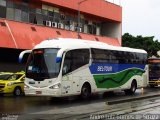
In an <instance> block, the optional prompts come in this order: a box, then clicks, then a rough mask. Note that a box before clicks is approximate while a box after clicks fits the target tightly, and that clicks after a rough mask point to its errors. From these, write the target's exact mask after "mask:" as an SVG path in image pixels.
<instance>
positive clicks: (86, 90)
mask: <svg viewBox="0 0 160 120" xmlns="http://www.w3.org/2000/svg"><path fill="white" fill-rule="evenodd" d="M90 96H91V86H90V84H89V83H85V84H84V85H83V86H82V89H81V98H82V99H88V98H90Z"/></svg>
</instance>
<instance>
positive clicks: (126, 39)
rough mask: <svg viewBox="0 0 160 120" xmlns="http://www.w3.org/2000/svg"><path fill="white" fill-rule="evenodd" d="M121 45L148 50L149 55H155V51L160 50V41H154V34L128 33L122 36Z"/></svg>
mask: <svg viewBox="0 0 160 120" xmlns="http://www.w3.org/2000/svg"><path fill="white" fill-rule="evenodd" d="M122 46H124V47H131V48H138V49H144V50H146V51H147V52H148V55H149V57H151V56H153V55H154V56H157V51H159V50H160V42H158V40H156V41H154V36H149V37H142V36H141V35H139V36H137V37H135V36H132V35H130V34H129V33H125V34H124V35H123V36H122Z"/></svg>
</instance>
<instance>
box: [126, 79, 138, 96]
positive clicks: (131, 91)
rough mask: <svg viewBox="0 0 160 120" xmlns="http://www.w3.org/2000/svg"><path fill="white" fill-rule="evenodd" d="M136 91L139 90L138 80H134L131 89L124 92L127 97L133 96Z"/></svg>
mask: <svg viewBox="0 0 160 120" xmlns="http://www.w3.org/2000/svg"><path fill="white" fill-rule="evenodd" d="M136 89H137V82H136V80H133V81H132V83H131V88H130V89H127V90H124V92H125V94H127V95H132V94H134V93H135V91H136Z"/></svg>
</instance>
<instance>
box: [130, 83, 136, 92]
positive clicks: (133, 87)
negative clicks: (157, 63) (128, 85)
mask: <svg viewBox="0 0 160 120" xmlns="http://www.w3.org/2000/svg"><path fill="white" fill-rule="evenodd" d="M131 90H132V92H135V91H136V85H135V83H133V84H132V89H131Z"/></svg>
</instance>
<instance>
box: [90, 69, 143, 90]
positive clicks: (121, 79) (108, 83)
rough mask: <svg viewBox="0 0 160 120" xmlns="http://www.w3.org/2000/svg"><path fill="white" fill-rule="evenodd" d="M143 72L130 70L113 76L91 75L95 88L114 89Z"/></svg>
mask: <svg viewBox="0 0 160 120" xmlns="http://www.w3.org/2000/svg"><path fill="white" fill-rule="evenodd" d="M144 72H145V71H144V70H142V69H137V68H131V69H127V70H124V71H121V72H118V73H114V74H103V75H102V74H101V75H93V76H94V79H95V81H96V85H97V88H115V87H120V86H122V85H124V84H125V83H126V82H127V81H128V80H129V79H130V78H131V77H133V76H134V75H139V76H142V74H143V73H144Z"/></svg>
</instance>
